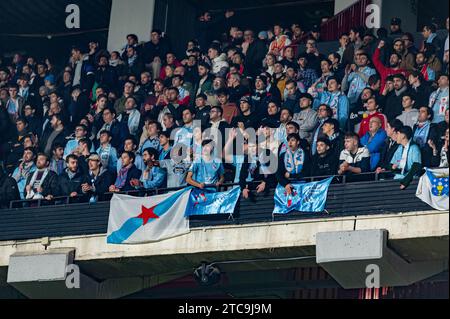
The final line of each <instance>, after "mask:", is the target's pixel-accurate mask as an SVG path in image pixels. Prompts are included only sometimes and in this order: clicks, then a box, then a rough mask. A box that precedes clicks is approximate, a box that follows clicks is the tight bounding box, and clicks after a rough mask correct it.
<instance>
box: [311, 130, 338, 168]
mask: <svg viewBox="0 0 450 319" xmlns="http://www.w3.org/2000/svg"><path fill="white" fill-rule="evenodd" d="M311 162H312V164H311V176H334V175H336V174H337V171H338V166H339V162H338V158H337V157H336V154H335V153H334V152H333V150H332V149H331V142H330V140H329V139H327V138H325V137H319V139H318V140H317V143H316V151H315V154H314V155H313V157H312V160H311Z"/></svg>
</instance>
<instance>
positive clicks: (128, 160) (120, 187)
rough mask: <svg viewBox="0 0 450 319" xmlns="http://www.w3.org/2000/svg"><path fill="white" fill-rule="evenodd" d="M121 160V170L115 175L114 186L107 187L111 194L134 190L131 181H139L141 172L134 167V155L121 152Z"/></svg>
mask: <svg viewBox="0 0 450 319" xmlns="http://www.w3.org/2000/svg"><path fill="white" fill-rule="evenodd" d="M121 158H122V168H121V169H120V171H119V174H118V175H117V178H116V182H115V183H114V185H111V186H110V187H109V191H110V192H111V193H119V192H129V191H132V190H136V189H135V188H134V186H133V185H132V183H131V181H133V180H139V179H140V178H141V174H142V171H141V170H140V169H138V168H137V167H136V166H135V165H134V160H135V159H136V155H134V153H133V152H123V153H122V156H121Z"/></svg>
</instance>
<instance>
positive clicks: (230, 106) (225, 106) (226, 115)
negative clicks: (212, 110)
mask: <svg viewBox="0 0 450 319" xmlns="http://www.w3.org/2000/svg"><path fill="white" fill-rule="evenodd" d="M216 96H217V99H218V101H219V103H220V107H221V108H222V110H223V115H222V117H223V119H224V120H225V121H227V123H228V124H231V122H232V121H233V119H234V118H235V117H236V116H238V115H239V110H238V108H237V106H236V104H234V103H231V102H229V100H230V95H229V92H228V90H227V89H222V90H219V91H217V93H216Z"/></svg>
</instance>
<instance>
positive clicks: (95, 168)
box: [81, 153, 114, 203]
mask: <svg viewBox="0 0 450 319" xmlns="http://www.w3.org/2000/svg"><path fill="white" fill-rule="evenodd" d="M88 166H89V172H88V182H87V183H84V184H82V185H81V190H82V192H83V194H86V195H89V198H90V199H89V202H90V203H95V202H97V201H98V199H99V197H100V196H102V195H103V194H105V193H107V192H108V189H109V186H110V185H111V184H112V183H114V176H113V174H112V173H110V172H109V171H108V170H107V169H105V168H104V167H103V166H102V163H101V161H100V156H99V155H98V154H97V153H93V154H91V155H90V156H89V159H88Z"/></svg>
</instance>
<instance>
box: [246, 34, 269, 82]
mask: <svg viewBox="0 0 450 319" xmlns="http://www.w3.org/2000/svg"><path fill="white" fill-rule="evenodd" d="M244 40H245V41H244V43H243V44H242V47H243V53H244V54H245V57H246V58H245V69H246V70H247V71H248V74H249V75H250V76H253V77H255V76H257V75H258V74H259V72H260V70H261V69H262V61H263V60H264V57H265V55H266V52H267V48H266V45H265V43H264V42H263V41H261V40H259V39H255V34H254V32H253V31H252V30H246V31H244Z"/></svg>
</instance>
